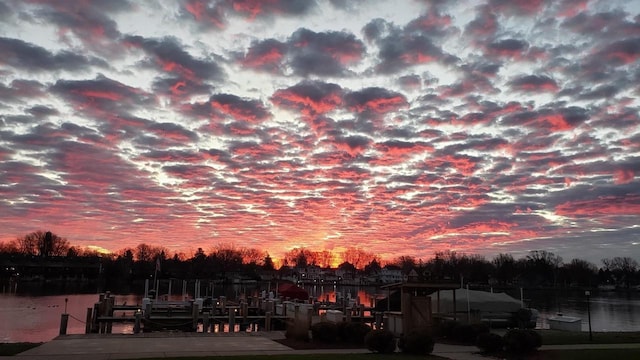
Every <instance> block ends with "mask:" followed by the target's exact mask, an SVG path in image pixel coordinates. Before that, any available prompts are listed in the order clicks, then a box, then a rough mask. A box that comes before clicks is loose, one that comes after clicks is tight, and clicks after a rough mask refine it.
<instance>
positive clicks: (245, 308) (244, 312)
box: [240, 301, 249, 323]
mask: <svg viewBox="0 0 640 360" xmlns="http://www.w3.org/2000/svg"><path fill="white" fill-rule="evenodd" d="M240 306H241V309H240V311H241V312H242V321H243V322H245V323H246V322H247V316H249V304H247V303H246V302H245V301H243V302H242V303H241V304H240Z"/></svg>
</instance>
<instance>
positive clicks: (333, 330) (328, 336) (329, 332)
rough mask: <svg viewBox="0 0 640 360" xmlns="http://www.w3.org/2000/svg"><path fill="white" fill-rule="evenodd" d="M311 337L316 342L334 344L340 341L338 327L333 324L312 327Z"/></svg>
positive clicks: (317, 324) (324, 323)
mask: <svg viewBox="0 0 640 360" xmlns="http://www.w3.org/2000/svg"><path fill="white" fill-rule="evenodd" d="M311 336H312V338H313V340H314V341H316V340H317V341H320V342H325V343H334V342H336V341H337V340H338V325H336V324H335V323H332V322H319V323H315V324H313V325H311Z"/></svg>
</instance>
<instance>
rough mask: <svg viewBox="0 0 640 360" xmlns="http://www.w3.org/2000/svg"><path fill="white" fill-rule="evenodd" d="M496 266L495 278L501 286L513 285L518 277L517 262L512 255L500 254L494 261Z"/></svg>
mask: <svg viewBox="0 0 640 360" xmlns="http://www.w3.org/2000/svg"><path fill="white" fill-rule="evenodd" d="M492 263H493V266H494V274H493V276H494V277H495V278H496V280H498V283H499V284H500V285H507V284H511V283H512V282H513V280H514V278H515V276H516V275H517V273H516V260H515V259H514V258H513V256H512V255H511V254H498V255H496V257H494V258H493V260H492Z"/></svg>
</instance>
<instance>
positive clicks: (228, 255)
mask: <svg viewBox="0 0 640 360" xmlns="http://www.w3.org/2000/svg"><path fill="white" fill-rule="evenodd" d="M9 257H13V258H15V257H28V258H30V259H34V258H35V259H38V258H41V259H45V258H51V257H56V258H68V259H73V258H78V257H83V258H94V259H97V260H96V261H99V262H100V268H101V269H102V274H103V275H104V276H105V277H106V278H107V279H113V280H114V281H129V282H131V281H135V280H141V279H146V278H149V276H150V274H153V273H154V272H155V271H156V269H157V270H158V271H159V273H160V275H161V276H163V277H172V278H181V279H212V280H216V279H221V280H224V279H227V278H228V277H229V276H230V274H233V275H234V276H237V275H239V274H240V275H242V276H245V277H248V278H255V279H260V278H261V275H264V273H265V272H270V273H272V275H273V276H276V277H277V276H283V275H285V274H286V275H289V274H291V272H292V271H305V270H304V269H306V268H308V267H310V266H317V267H320V268H325V269H328V268H331V267H335V265H337V267H338V268H340V269H343V270H348V271H351V272H353V274H354V275H355V274H358V275H362V276H367V275H369V276H370V275H373V274H376V273H377V272H379V271H380V270H381V269H382V268H383V267H385V268H387V269H394V270H401V271H402V272H403V273H405V274H408V273H409V272H411V271H412V270H413V271H414V272H413V274H414V275H415V276H417V277H419V278H420V279H421V280H424V281H450V282H464V283H466V284H469V283H470V284H473V285H491V286H505V287H509V286H527V287H596V286H599V285H608V286H617V287H624V288H627V289H628V288H631V287H632V286H634V285H637V284H638V283H639V280H640V272H639V271H638V263H637V261H636V260H634V259H632V258H630V257H613V258H604V259H602V260H601V264H600V266H596V265H595V264H593V263H591V262H589V261H586V260H582V259H578V258H575V259H572V260H570V261H568V262H565V261H564V260H563V259H562V257H560V256H558V255H556V254H554V253H552V252H549V251H544V250H535V251H530V252H529V253H528V254H527V255H526V256H524V257H522V258H519V259H516V258H514V257H513V256H512V255H511V254H508V253H501V254H498V255H496V256H495V257H493V258H492V259H490V260H488V259H486V258H485V257H484V256H480V255H473V254H464V253H457V252H455V251H440V252H436V253H435V254H434V256H433V257H432V258H430V259H418V258H415V257H412V256H399V257H397V258H394V259H390V260H384V259H380V258H379V257H377V256H376V255H374V254H372V253H370V252H367V251H365V250H362V249H359V248H350V249H347V250H345V251H343V252H341V253H339V254H335V253H333V252H331V251H328V250H322V251H314V250H310V249H306V248H295V249H293V250H290V251H288V252H286V253H285V254H284V256H283V257H282V258H281V259H278V261H274V259H272V258H271V256H270V255H269V253H268V252H266V251H263V250H259V249H255V248H246V247H235V246H233V245H217V246H213V247H212V248H211V249H209V250H208V251H205V250H204V249H202V248H198V249H197V250H196V251H195V252H194V253H193V254H188V255H187V254H184V253H178V252H174V253H170V252H169V251H168V250H167V248H165V247H163V246H154V245H149V244H145V243H142V244H139V245H137V246H136V247H133V248H124V249H121V250H119V251H117V252H115V253H109V254H101V253H98V252H97V251H95V250H91V249H86V248H82V247H75V246H72V245H71V244H70V243H69V241H68V240H67V239H65V238H63V237H60V236H58V235H56V234H53V233H51V232H44V231H35V232H33V233H29V234H27V235H25V236H22V237H18V238H17V239H15V240H13V241H9V242H5V243H0V259H7V258H9ZM292 269H298V270H292Z"/></svg>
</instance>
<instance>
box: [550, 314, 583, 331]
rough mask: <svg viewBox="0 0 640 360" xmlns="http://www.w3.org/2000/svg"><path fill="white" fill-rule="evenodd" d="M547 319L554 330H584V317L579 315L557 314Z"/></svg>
mask: <svg viewBox="0 0 640 360" xmlns="http://www.w3.org/2000/svg"><path fill="white" fill-rule="evenodd" d="M547 321H548V322H549V328H550V329H552V330H563V331H582V319H581V318H579V317H575V316H564V315H562V314H557V315H556V316H550V317H549V318H547Z"/></svg>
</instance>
